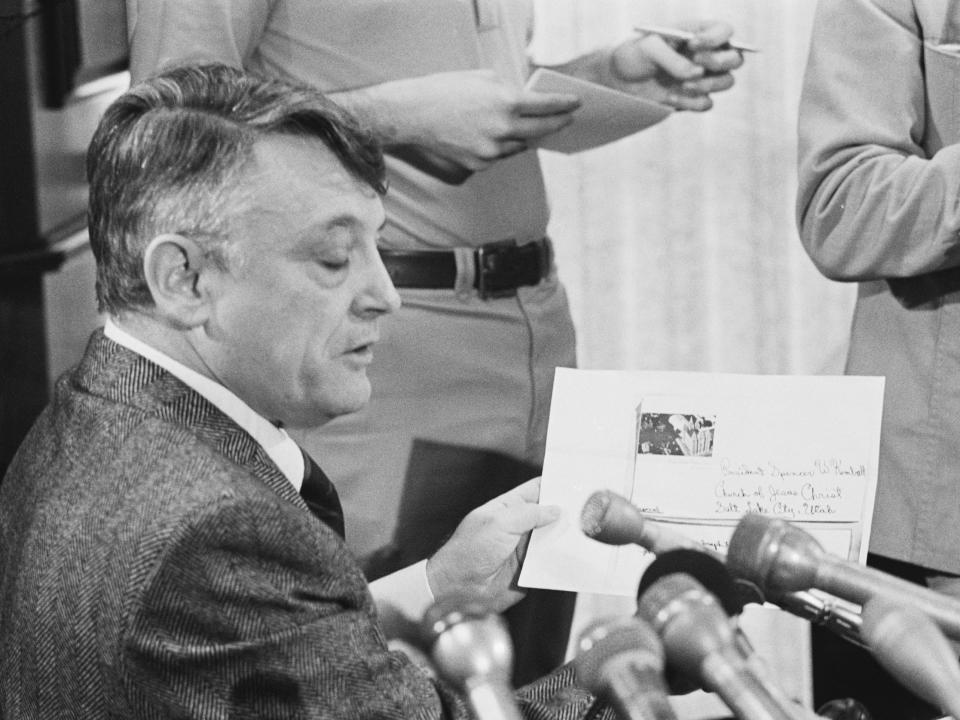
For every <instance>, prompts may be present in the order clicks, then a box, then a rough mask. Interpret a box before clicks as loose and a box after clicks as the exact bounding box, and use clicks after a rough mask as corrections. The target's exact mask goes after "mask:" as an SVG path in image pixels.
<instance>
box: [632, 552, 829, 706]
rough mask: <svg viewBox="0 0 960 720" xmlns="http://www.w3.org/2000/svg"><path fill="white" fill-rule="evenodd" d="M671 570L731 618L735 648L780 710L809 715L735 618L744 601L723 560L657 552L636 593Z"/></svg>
mask: <svg viewBox="0 0 960 720" xmlns="http://www.w3.org/2000/svg"><path fill="white" fill-rule="evenodd" d="M671 573H682V574H684V575H688V576H689V577H691V578H693V579H694V580H696V581H697V582H699V583H700V584H701V585H702V586H703V589H704V590H706V591H707V593H709V594H711V595H713V597H714V598H715V599H716V601H717V602H718V603H719V605H720V607H721V608H723V611H724V612H725V613H726V614H727V616H728V617H730V618H731V619H733V620H734V621H733V622H732V623H731V628H732V630H733V639H734V644H735V646H736V649H737V650H738V652H739V653H740V655H741V657H742V658H743V659H744V660H745V661H746V663H747V668H748V670H749V671H750V672H751V673H753V674H754V676H755V677H756V678H757V679H758V680H759V681H760V682H761V683H764V685H765V687H766V689H767V691H768V692H769V693H770V696H771V698H772V699H773V700H774V701H775V702H776V703H777V704H779V705H780V708H781V709H782V711H783V713H784V714H786V715H792V716H796V717H798V718H809V717H811V714H810V713H808V712H807V711H806V710H805V709H804V708H803V707H802V706H801V705H799V704H798V703H797V701H795V700H793V699H792V698H790V697H789V696H788V695H787V693H786V692H784V691H783V689H782V688H781V687H780V686H779V685H778V684H777V682H776V680H775V679H774V677H773V673H772V672H771V670H770V668H769V667H768V666H767V663H766V662H765V661H764V660H763V658H762V657H760V655H758V654H757V653H756V652H755V651H754V648H753V644H752V643H751V642H750V639H749V638H748V637H747V636H746V635H745V634H744V632H743V630H742V629H741V628H740V626H739V624H738V623H737V622H736V618H737V617H738V616H739V615H740V614H741V613H742V612H743V607H744V602H743V598H742V593H740V592H739V589H738V587H737V583H736V581H735V579H734V577H733V576H732V575H731V574H730V571H729V570H728V569H727V566H726V565H725V564H724V563H723V561H721V560H719V559H717V558H716V557H715V556H714V555H711V554H709V553H706V552H704V551H702V550H688V549H686V548H680V549H677V550H668V551H667V552H665V553H662V554H660V555H658V556H657V558H656V560H654V561H653V562H652V563H650V565H649V567H647V569H646V570H645V571H644V573H643V577H642V578H641V579H640V585H639V587H638V589H637V597H640V596H642V595H643V594H644V593H645V592H646V589H647V588H648V587H650V585H652V584H653V583H654V582H656V581H657V580H659V579H660V578H662V577H666V576H668V575H670V574H671Z"/></svg>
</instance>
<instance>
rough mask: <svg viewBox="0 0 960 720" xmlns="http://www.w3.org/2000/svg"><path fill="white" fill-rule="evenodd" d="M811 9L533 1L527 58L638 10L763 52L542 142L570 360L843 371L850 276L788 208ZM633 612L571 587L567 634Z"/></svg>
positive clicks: (602, 30) (584, 41)
mask: <svg viewBox="0 0 960 720" xmlns="http://www.w3.org/2000/svg"><path fill="white" fill-rule="evenodd" d="M814 7H815V3H814V2H811V0H773V1H772V2H771V1H770V0H659V1H658V0H537V12H538V15H537V22H538V27H537V34H536V37H535V39H534V44H533V54H534V58H535V60H536V61H537V62H539V63H542V64H550V63H556V62H561V61H563V60H566V59H568V58H570V57H571V56H574V55H577V54H579V53H581V52H585V51H588V50H590V49H592V48H595V47H596V46H597V45H601V44H610V43H614V42H617V41H618V40H621V39H623V38H625V37H627V36H628V35H629V34H630V29H631V27H632V26H633V24H634V23H635V22H645V23H648V24H655V25H665V26H671V25H676V24H677V23H679V22H682V21H683V20H685V19H699V18H715V19H721V20H725V21H727V22H729V23H730V24H731V25H733V27H735V28H736V32H735V36H736V37H737V38H738V39H740V40H743V41H744V42H747V43H749V44H752V45H755V46H758V47H759V48H760V49H761V52H760V53H758V54H748V55H747V57H746V63H745V65H744V66H743V67H742V68H741V69H740V70H739V71H737V73H736V81H737V82H736V85H735V86H734V88H733V89H731V90H729V91H726V92H723V93H720V94H717V95H715V96H714V100H715V106H714V108H713V109H712V110H711V111H709V112H708V113H677V114H675V115H673V116H672V117H670V118H668V119H667V120H666V121H665V122H663V123H661V124H660V125H658V126H655V127H653V128H650V129H648V130H646V131H644V132H642V133H640V134H639V135H636V136H634V137H631V138H628V139H625V140H621V141H619V142H617V143H613V144H611V145H608V146H606V147H603V148H598V149H596V150H592V151H589V152H585V153H581V154H579V155H572V156H564V155H558V154H554V153H542V155H543V160H544V163H545V170H546V173H547V180H548V189H549V191H550V197H551V204H552V223H551V234H552V236H553V238H554V239H555V241H556V244H557V258H558V264H559V267H560V274H561V277H562V278H563V279H564V281H565V283H566V286H567V289H568V291H569V294H570V300H571V304H572V307H573V312H574V319H575V321H576V325H577V332H578V350H579V361H580V365H581V367H585V368H611V369H648V370H696V371H713V372H743V373H763V374H772V373H777V374H839V373H842V371H843V362H844V359H845V356H846V347H847V336H848V332H849V323H850V318H851V314H852V308H853V301H854V296H855V288H854V286H853V285H849V284H840V283H834V282H831V281H829V280H827V279H825V278H823V277H822V276H821V275H820V274H819V273H818V272H817V270H816V269H815V268H814V267H813V264H812V263H811V261H810V260H809V259H808V258H807V256H806V254H805V252H804V251H803V248H802V247H801V245H800V242H799V239H798V237H797V231H796V224H795V211H794V198H795V193H796V116H797V106H798V101H799V93H800V84H801V79H802V75H803V68H804V64H805V61H806V52H807V46H808V40H809V34H810V29H811V25H812V19H813V11H814ZM631 608H632V603H631V602H630V601H629V600H627V601H625V600H624V599H622V598H619V599H612V598H604V597H599V596H581V598H580V601H579V603H578V613H577V618H576V620H575V625H574V637H576V634H577V631H578V628H580V627H582V626H583V624H584V623H586V622H587V621H588V620H589V619H591V618H592V617H596V616H598V615H602V614H604V613H613V612H622V611H632V610H631ZM761 622H762V621H761ZM761 632H762V631H761ZM797 632H798V633H802V632H805V629H802V628H801V629H798V630H797ZM777 635H778V636H779V640H780V641H781V642H780V643H779V644H780V645H782V646H789V645H790V643H789V642H788V643H783V642H782V640H783V637H782V633H781V632H780V631H779V630H777ZM799 642H800V644H799V645H794V646H793V647H789V650H788V649H786V647H785V649H784V651H783V652H784V654H783V655H782V656H781V657H779V658H777V657H774V658H772V659H771V661H772V662H773V663H774V664H775V665H777V664H779V669H780V670H781V676H782V675H784V674H786V675H787V677H797V667H796V665H795V663H797V662H800V663H801V665H802V663H803V658H801V657H798V653H797V648H798V647H804V644H803V642H802V638H801V639H800V641H799ZM808 670H809V668H803V667H801V668H800V671H801V674H808ZM798 680H799V679H798ZM799 685H800V686H795V687H793V688H791V690H792V691H793V693H794V694H795V696H797V697H803V693H804V692H806V691H808V689H807V688H804V687H802V685H803V683H802V682H800V683H799Z"/></svg>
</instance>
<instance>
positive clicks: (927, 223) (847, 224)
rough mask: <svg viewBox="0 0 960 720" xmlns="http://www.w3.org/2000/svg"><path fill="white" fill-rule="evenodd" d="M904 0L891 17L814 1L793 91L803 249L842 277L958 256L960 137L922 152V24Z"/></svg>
mask: <svg viewBox="0 0 960 720" xmlns="http://www.w3.org/2000/svg"><path fill="white" fill-rule="evenodd" d="M902 6H903V15H904V16H903V17H897V18H894V17H890V16H888V15H887V14H885V13H878V12H877V11H876V8H875V6H874V3H873V2H871V1H870V0H825V1H824V2H822V3H821V4H820V6H818V14H817V18H816V23H815V27H814V34H813V41H812V44H811V50H810V59H809V62H808V65H807V71H806V76H805V79H804V88H803V93H802V97H801V103H800V119H799V140H800V142H799V161H800V162H799V168H800V170H799V193H798V199H797V217H798V223H799V229H800V236H801V240H802V241H803V244H804V247H805V248H806V250H807V252H808V254H809V255H810V257H811V258H812V259H813V261H814V263H815V264H816V265H817V267H818V268H819V269H820V270H821V272H823V273H824V274H825V275H827V276H828V277H831V278H834V279H838V280H873V279H879V278H893V277H910V276H914V275H918V274H922V273H926V272H931V271H934V270H938V269H942V268H945V267H952V266H956V265H958V264H960V257H958V254H960V237H958V234H957V231H958V229H960V201H958V198H960V146H958V145H952V146H947V147H944V148H943V149H942V150H940V151H939V152H937V153H936V154H935V155H934V156H933V157H930V158H928V157H927V152H926V151H925V149H924V148H923V147H922V146H921V144H920V143H921V142H922V141H923V135H924V123H925V122H926V121H927V110H926V107H925V104H926V103H925V88H926V87H927V86H928V85H927V81H926V78H925V76H924V64H923V62H922V61H921V57H922V52H923V49H922V45H923V34H922V31H921V29H920V28H919V27H918V26H917V24H916V18H914V17H913V16H912V12H911V11H910V9H909V7H908V4H907V3H903V4H902ZM849 27H857V28H859V29H860V30H859V32H858V33H857V34H855V35H851V34H850V33H849V32H847V31H846V28H849ZM878 46H883V47H884V49H885V50H884V52H883V53H877V52H875V48H876V47H878ZM928 71H929V69H928ZM954 139H955V140H956V139H958V138H954Z"/></svg>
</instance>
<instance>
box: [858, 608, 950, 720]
mask: <svg viewBox="0 0 960 720" xmlns="http://www.w3.org/2000/svg"><path fill="white" fill-rule="evenodd" d="M862 617H863V637H864V639H865V640H866V641H867V646H868V647H869V648H870V652H871V653H872V654H873V656H874V657H875V658H876V659H877V662H879V663H880V664H881V665H882V666H883V667H884V668H886V670H887V671H888V672H889V673H890V674H891V675H893V676H894V677H895V678H897V679H898V680H899V681H900V682H901V683H902V684H903V685H904V687H906V688H907V689H908V690H910V691H911V692H913V693H915V694H916V695H917V697H920V698H922V699H924V700H926V701H927V702H929V703H931V704H932V705H935V706H936V707H938V708H940V710H941V711H944V712H946V714H948V715H952V716H953V717H955V718H960V662H958V661H957V655H956V651H955V650H954V649H953V646H952V645H951V644H950V641H949V640H947V638H946V637H945V636H944V634H943V633H942V632H941V631H940V628H938V627H937V626H936V624H935V623H934V622H933V621H932V620H931V619H930V618H929V617H927V616H926V615H924V614H923V613H922V612H919V611H918V610H914V609H912V608H906V607H902V606H900V605H895V604H893V603H890V602H889V601H887V600H886V599H884V598H882V597H879V596H878V597H874V598H871V599H869V600H867V602H866V603H865V604H864V606H863V612H862Z"/></svg>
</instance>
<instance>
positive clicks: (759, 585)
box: [581, 491, 960, 720]
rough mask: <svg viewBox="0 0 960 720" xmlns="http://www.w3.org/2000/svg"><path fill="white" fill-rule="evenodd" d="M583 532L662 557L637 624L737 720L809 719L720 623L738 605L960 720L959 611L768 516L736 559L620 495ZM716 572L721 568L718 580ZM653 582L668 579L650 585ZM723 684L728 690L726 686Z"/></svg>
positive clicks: (747, 526)
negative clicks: (786, 619)
mask: <svg viewBox="0 0 960 720" xmlns="http://www.w3.org/2000/svg"><path fill="white" fill-rule="evenodd" d="M581 524H582V528H583V531H584V533H585V534H586V535H587V536H588V537H591V538H593V539H595V540H598V541H600V542H603V543H607V544H612V545H624V544H636V545H640V546H641V547H644V548H645V549H647V550H648V551H650V552H652V553H654V554H656V555H657V559H656V560H655V561H654V562H653V563H652V564H651V565H650V567H649V568H648V569H647V571H646V572H645V573H644V578H643V579H642V580H641V582H640V591H639V598H638V605H639V610H638V614H639V615H641V616H644V617H645V619H647V620H648V621H649V622H650V623H651V624H652V625H653V626H654V627H655V628H656V629H657V631H658V634H659V635H660V637H661V640H662V641H663V642H664V646H665V649H666V658H667V664H668V666H669V665H670V664H673V665H675V666H677V667H679V668H681V669H682V670H683V671H684V672H685V673H686V674H688V675H692V676H693V677H696V678H697V679H698V681H699V682H700V683H701V684H702V685H703V686H704V687H705V688H707V689H713V690H714V691H715V692H717V694H718V695H719V696H720V697H721V699H723V700H724V701H725V702H726V703H727V704H728V705H729V706H730V708H731V710H733V711H734V713H735V714H736V715H737V716H738V717H740V718H742V719H746V720H754V719H755V718H761V717H764V718H774V717H780V718H782V717H797V716H798V715H797V714H798V713H802V712H805V711H803V710H801V709H800V708H799V706H798V705H796V704H795V703H791V702H789V701H785V700H784V697H783V696H782V693H779V692H778V691H777V690H776V688H775V687H774V686H773V684H772V683H771V682H770V680H769V678H765V677H763V673H762V672H758V668H759V663H757V661H756V658H755V655H754V654H752V653H750V652H749V650H748V649H747V648H745V647H744V645H743V642H742V641H745V638H742V641H741V640H738V639H737V637H738V636H737V631H736V629H733V630H729V628H726V627H725V625H724V622H723V620H722V618H721V613H720V612H718V608H720V606H721V604H722V605H723V609H725V610H726V614H736V612H738V610H737V603H740V606H741V607H742V604H743V603H744V602H770V603H773V604H775V605H778V606H779V607H781V608H782V609H784V610H786V611H788V612H791V613H793V614H795V615H797V616H799V617H801V618H804V619H806V620H809V621H810V622H812V623H816V624H819V625H823V626H825V627H827V628H828V629H830V630H832V631H834V632H836V633H837V634H839V635H840V636H841V637H843V638H845V639H846V640H849V641H850V642H854V643H856V644H858V645H862V646H864V647H866V648H867V649H868V650H869V651H870V652H871V653H872V654H873V655H874V657H875V658H876V659H877V661H878V662H879V663H880V664H881V665H882V666H884V667H885V668H886V669H887V670H888V671H889V672H890V673H891V675H893V676H894V677H896V678H897V679H898V680H900V682H901V683H902V684H903V685H904V686H905V687H907V688H908V689H910V690H911V691H912V692H914V693H915V694H916V695H917V696H918V697H921V698H922V699H924V700H926V701H927V702H930V703H932V704H933V705H935V706H937V707H939V708H941V709H942V710H943V711H944V712H945V713H947V714H950V715H952V716H954V717H960V662H958V659H957V654H956V652H955V651H954V649H953V646H952V645H951V644H950V641H949V640H948V638H951V639H953V640H957V641H960V601H957V600H956V599H954V598H951V597H948V596H945V595H942V594H939V593H936V592H935V591H933V590H930V589H928V588H925V587H921V586H918V585H913V584H912V583H908V582H906V581H904V580H901V579H899V578H896V577H893V576H891V575H888V574H886V573H883V572H880V571H878V570H875V569H873V568H868V567H865V566H862V565H859V564H857V563H854V562H850V561H847V560H845V559H843V558H840V557H837V556H834V555H831V554H829V553H827V552H826V551H825V550H824V549H823V548H822V547H821V546H820V544H819V543H818V542H817V540H816V539H815V538H813V537H812V536H811V535H809V534H808V533H806V532H805V531H804V530H802V529H800V528H798V527H796V526H794V525H792V524H790V523H788V522H786V521H784V520H782V519H778V518H771V517H766V516H763V515H759V514H753V513H751V514H747V515H745V516H744V517H742V518H741V519H740V521H739V523H738V524H737V526H736V528H735V529H734V532H733V535H732V536H731V538H730V544H729V548H728V553H727V555H726V556H724V555H722V554H720V553H717V552H715V551H712V550H709V549H707V548H704V547H703V546H701V545H700V544H699V543H697V542H696V541H695V540H693V539H692V538H689V537H687V536H685V535H683V534H682V533H679V532H676V531H673V530H671V529H670V528H668V527H665V526H663V525H658V524H657V523H656V522H653V521H651V520H650V519H649V518H647V517H646V516H644V514H643V513H642V512H641V511H640V510H639V509H638V508H636V507H635V506H633V505H632V504H631V503H630V502H629V501H627V500H626V499H625V498H622V497H620V496H619V495H616V494H615V493H612V492H609V491H601V492H598V493H594V494H593V495H592V496H591V497H590V498H589V499H588V500H587V502H586V504H585V505H584V507H583V512H582V516H581ZM681 550H682V551H684V552H686V553H690V552H694V553H696V555H697V556H699V557H700V560H696V561H695V560H691V558H690V557H686V558H685V559H683V560H682V561H678V559H677V557H674V558H673V559H672V560H670V563H671V568H670V569H671V570H672V571H673V572H668V571H666V569H665V568H664V567H662V566H661V567H660V568H659V569H656V566H657V565H658V563H659V562H660V561H661V560H664V561H666V560H667V558H670V557H671V556H674V555H675V554H676V553H677V552H678V551H681ZM711 563H712V564H713V565H714V567H712V568H711V569H709V570H708V569H707V567H708V566H709V565H710V564H711ZM651 570H653V571H654V575H653V577H660V579H655V580H652V581H650V580H648V577H649V573H650V572H651ZM720 576H726V579H724V580H719V579H718V578H719V577H720ZM694 578H696V579H694ZM691 581H692V582H693V583H694V584H691ZM698 581H700V582H698ZM704 585H707V587H708V588H709V590H707V589H705V588H704ZM645 586H648V587H646V590H645V589H644V588H645ZM711 598H712V600H711ZM717 598H726V601H725V602H723V601H721V600H718V599H717ZM836 599H839V600H841V601H846V602H847V603H852V604H854V605H860V606H861V610H860V612H859V613H858V612H856V611H854V610H851V609H850V608H849V607H844V605H843V604H842V603H839V602H837V600H836ZM693 618H699V620H696V621H695V620H693ZM730 633H732V637H733V638H734V640H732V641H731V640H730ZM678 638H679V639H678ZM708 659H709V662H708ZM708 669H709V672H708ZM718 673H719V675H718ZM721 676H722V677H723V678H724V680H723V682H719V681H718V677H721ZM723 685H726V686H727V687H726V688H725V689H724V688H723V687H722V686H723ZM731 687H732V688H733V689H731Z"/></svg>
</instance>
